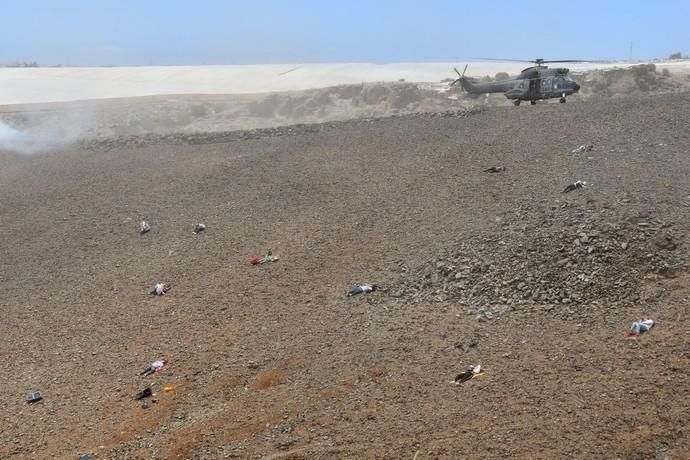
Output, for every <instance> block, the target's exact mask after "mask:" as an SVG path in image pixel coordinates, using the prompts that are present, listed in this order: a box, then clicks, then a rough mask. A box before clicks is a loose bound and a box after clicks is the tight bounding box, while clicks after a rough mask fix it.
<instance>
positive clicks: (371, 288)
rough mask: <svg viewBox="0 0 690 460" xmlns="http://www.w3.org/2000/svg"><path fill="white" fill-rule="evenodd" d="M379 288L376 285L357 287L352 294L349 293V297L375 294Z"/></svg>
mask: <svg viewBox="0 0 690 460" xmlns="http://www.w3.org/2000/svg"><path fill="white" fill-rule="evenodd" d="M378 288H379V287H378V286H377V285H375V284H363V285H361V286H357V287H355V288H352V289H350V292H348V293H347V296H348V297H352V296H353V295H358V294H369V293H370V292H374V291H375V290H377V289H378Z"/></svg>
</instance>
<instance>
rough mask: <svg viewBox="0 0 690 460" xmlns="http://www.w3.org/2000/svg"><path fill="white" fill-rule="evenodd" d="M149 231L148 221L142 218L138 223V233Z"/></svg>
mask: <svg viewBox="0 0 690 460" xmlns="http://www.w3.org/2000/svg"><path fill="white" fill-rule="evenodd" d="M149 231H151V226H150V225H149V223H148V222H146V221H145V220H142V221H141V223H140V224H139V233H141V234H142V235H143V234H144V233H148V232H149Z"/></svg>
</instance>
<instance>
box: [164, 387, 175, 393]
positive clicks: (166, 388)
mask: <svg viewBox="0 0 690 460" xmlns="http://www.w3.org/2000/svg"><path fill="white" fill-rule="evenodd" d="M173 389H174V388H173V387H164V388H163V391H165V392H166V393H170V392H171V391H173Z"/></svg>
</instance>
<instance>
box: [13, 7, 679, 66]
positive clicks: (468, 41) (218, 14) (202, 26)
mask: <svg viewBox="0 0 690 460" xmlns="http://www.w3.org/2000/svg"><path fill="white" fill-rule="evenodd" d="M2 8H3V10H2V13H3V15H2V16H3V20H2V33H1V34H0V63H1V62H5V63H7V62H17V61H19V62H29V61H38V62H39V63H42V64H47V65H53V64H70V65H148V64H150V63H152V64H154V65H181V64H190V65H192V64H256V63H318V62H376V63H386V62H437V61H454V60H456V59H459V60H462V59H468V58H473V57H496V58H513V59H532V58H535V57H544V58H546V59H557V58H561V59H564V58H589V59H623V58H627V57H628V55H629V48H630V42H632V43H633V57H634V58H637V59H651V58H655V57H666V56H668V55H669V54H671V53H673V52H676V51H681V52H683V53H684V54H690V19H688V18H690V1H685V0H677V1H672V0H657V1H646V0H637V1H636V0H625V1H622V0H611V1H606V0H599V1H590V0H552V1H531V0H520V1H518V0H515V1H509V0H494V1H489V2H485V1H481V0H474V1H472V2H466V1H462V0H456V1H442V0H438V1H434V0H430V1H426V2H424V1H422V0H418V1H411V0H410V1H408V0H399V1H387V0H381V1H375V0H371V1H360V0H340V1H326V0H324V1H312V0H293V1H288V0H285V1H273V0H262V1H250V0H247V1H232V0H227V1H221V0H198V1H181V0H167V1H163V0H138V1H134V0H119V1H112V0H90V1H86V0H54V1H48V0H7V1H5V2H3V6H2Z"/></svg>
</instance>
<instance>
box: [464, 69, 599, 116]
mask: <svg viewBox="0 0 690 460" xmlns="http://www.w3.org/2000/svg"><path fill="white" fill-rule="evenodd" d="M487 60H491V61H494V60H495V61H511V62H531V63H534V64H536V66H532V67H527V68H526V69H524V70H523V71H522V72H520V75H517V76H516V77H513V78H510V79H508V80H499V81H494V82H490V83H478V82H477V81H476V80H475V79H473V78H470V77H466V76H465V72H466V71H467V66H468V64H465V68H464V70H463V71H462V74H461V73H460V72H458V69H456V68H453V70H455V72H456V73H457V74H458V78H457V79H456V80H455V81H453V82H452V83H451V86H455V85H456V84H458V83H460V85H461V86H462V89H463V90H464V91H466V92H467V93H470V94H486V93H504V94H505V96H506V97H507V98H508V99H514V101H513V104H515V105H516V106H518V105H520V102H521V101H529V102H530V104H532V105H535V104H536V103H537V101H538V100H540V99H551V98H560V99H559V101H560V102H561V103H565V101H566V99H565V98H566V96H570V95H571V94H575V93H577V92H578V91H579V90H580V85H579V84H578V83H577V82H576V81H574V80H573V79H571V78H568V77H567V75H568V72H569V71H570V70H569V69H567V68H565V67H560V68H553V69H549V68H548V67H547V66H545V65H544V64H551V63H556V62H594V61H582V60H578V59H566V60H559V61H545V60H544V59H541V58H538V59H535V60H533V61H523V60H517V59H487Z"/></svg>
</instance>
